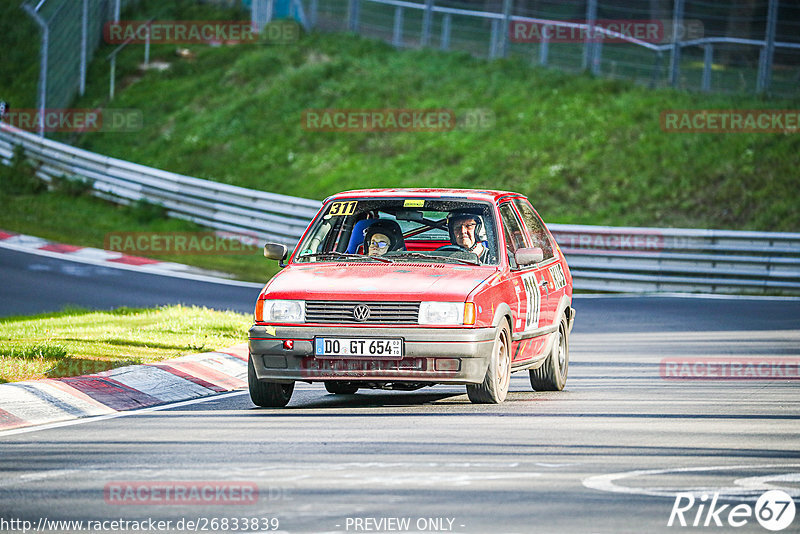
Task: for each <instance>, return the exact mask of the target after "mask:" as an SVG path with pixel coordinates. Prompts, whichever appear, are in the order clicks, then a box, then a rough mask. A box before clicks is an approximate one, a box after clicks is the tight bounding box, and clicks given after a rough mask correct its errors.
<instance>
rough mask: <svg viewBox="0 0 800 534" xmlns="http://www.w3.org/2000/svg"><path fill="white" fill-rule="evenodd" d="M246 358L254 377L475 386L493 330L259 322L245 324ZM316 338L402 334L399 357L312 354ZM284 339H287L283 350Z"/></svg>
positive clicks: (483, 372)
mask: <svg viewBox="0 0 800 534" xmlns="http://www.w3.org/2000/svg"><path fill="white" fill-rule="evenodd" d="M249 334H250V336H249V337H250V358H251V360H252V362H253V367H254V370H255V373H256V376H257V377H258V379H259V380H266V381H271V382H291V381H298V380H299V381H308V382H314V381H321V380H344V381H361V382H428V383H451V384H477V383H480V382H482V381H483V379H484V376H485V375H486V369H487V367H488V365H489V359H490V358H491V355H492V349H493V346H494V340H495V335H496V329H495V328H425V327H413V328H411V327H406V328H365V327H351V326H340V327H336V326H325V327H317V326H305V325H297V326H263V325H254V326H253V327H251V328H250V332H249ZM315 337H345V338H369V339H387V338H402V339H403V345H404V352H403V357H402V359H390V358H381V357H374V358H373V357H347V356H342V357H336V358H331V357H326V358H318V357H316V356H315V354H314V338H315ZM285 340H291V341H292V348H286V347H285V345H284V341H285Z"/></svg>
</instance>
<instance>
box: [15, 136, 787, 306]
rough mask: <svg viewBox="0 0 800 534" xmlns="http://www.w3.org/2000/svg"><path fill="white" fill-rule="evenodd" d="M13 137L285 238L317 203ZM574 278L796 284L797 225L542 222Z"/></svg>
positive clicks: (121, 189) (109, 184)
mask: <svg viewBox="0 0 800 534" xmlns="http://www.w3.org/2000/svg"><path fill="white" fill-rule="evenodd" d="M15 145H22V147H23V148H24V150H25V154H26V156H27V157H28V158H29V159H30V160H33V161H34V162H35V163H36V166H37V170H36V174H37V175H38V176H39V177H41V178H42V179H44V180H47V181H49V180H52V178H53V177H56V176H61V175H65V176H80V177H82V178H85V179H89V180H91V181H93V183H94V189H93V192H94V194H95V195H96V196H98V197H101V198H104V199H107V200H110V201H113V202H116V203H120V204H130V203H132V202H136V201H138V200H140V199H145V200H148V201H150V202H154V203H158V204H161V205H163V206H164V207H165V208H166V209H167V212H168V214H169V215H170V216H172V217H176V218H181V219H186V220H190V221H194V222H196V223H198V224H201V225H203V226H207V227H209V228H213V229H216V230H224V231H229V232H235V233H241V234H244V235H248V236H255V237H257V238H260V239H266V240H270V241H277V242H280V243H285V244H287V245H294V244H295V243H296V242H297V240H298V239H299V237H300V236H301V235H302V233H303V231H304V230H305V228H306V226H307V224H308V222H309V220H310V219H311V218H312V217H313V216H314V215H315V214H316V212H317V210H318V209H319V207H320V205H321V203H320V202H319V201H316V200H308V199H303V198H297V197H290V196H285V195H277V194H273V193H266V192H263V191H255V190H251V189H245V188H243V187H237V186H232V185H227V184H220V183H217V182H212V181H208V180H201V179H198V178H192V177H190V176H183V175H180V174H175V173H172V172H167V171H162V170H158V169H153V168H150V167H146V166H144V165H138V164H136V163H130V162H127V161H124V160H120V159H116V158H111V157H107V156H101V155H99V154H95V153H92V152H89V151H86V150H82V149H79V148H74V147H71V146H69V145H65V144H62V143H57V142H55V141H50V140H47V139H43V138H40V137H38V136H36V135H33V134H31V133H28V132H24V131H21V130H18V129H16V128H12V127H10V126H8V125H4V124H2V123H0V160H2V162H3V163H5V164H8V163H9V159H10V158H11V156H12V154H13V150H14V146H15ZM549 227H550V229H551V230H552V232H553V234H554V235H555V236H556V240H557V241H558V243H559V245H560V247H561V250H562V251H563V252H564V254H565V255H566V256H567V260H568V262H569V265H570V268H571V270H572V274H573V278H574V283H575V288H576V289H584V290H594V291H626V292H658V291H678V292H704V293H753V294H758V293H786V294H800V233H774V232H740V231H729V230H692V229H674V228H625V227H607V226H584V225H564V224H551V225H549Z"/></svg>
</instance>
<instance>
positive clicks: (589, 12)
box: [583, 0, 597, 70]
mask: <svg viewBox="0 0 800 534" xmlns="http://www.w3.org/2000/svg"><path fill="white" fill-rule="evenodd" d="M596 21H597V0H588V1H587V2H586V24H587V25H588V26H589V28H588V30H587V32H586V37H585V38H584V41H583V70H587V69H589V68H592V69H593V70H594V66H593V64H594V44H595V41H594V40H595V31H594V25H595V22H596Z"/></svg>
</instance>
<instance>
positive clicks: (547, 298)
mask: <svg viewBox="0 0 800 534" xmlns="http://www.w3.org/2000/svg"><path fill="white" fill-rule="evenodd" d="M513 202H514V207H516V208H517V212H518V213H519V215H520V218H521V219H522V224H523V226H524V227H525V231H526V234H527V237H528V239H529V241H530V243H531V246H534V247H539V248H541V249H542V252H543V254H544V257H543V259H542V263H540V264H539V265H538V267H537V272H538V273H539V281H540V282H539V283H540V284H542V291H543V292H544V295H543V298H542V304H541V311H540V314H539V317H540V322H539V326H541V327H544V326H550V325H552V324H554V323H555V321H556V312H557V311H558V303H559V302H560V300H561V297H562V296H563V295H564V293H565V291H566V289H565V288H566V285H567V280H566V276H565V273H564V270H563V268H562V266H561V263H560V262H559V261H558V257H557V255H556V252H555V250H554V249H555V247H554V246H553V242H552V240H551V238H550V235H549V234H548V232H547V230H546V228H545V226H544V222H543V221H542V219H541V218H540V217H539V215H538V214H537V213H536V210H534V209H533V206H531V204H530V202H528V201H527V200H526V199H524V198H515V199H514V200H513ZM544 282H546V284H544Z"/></svg>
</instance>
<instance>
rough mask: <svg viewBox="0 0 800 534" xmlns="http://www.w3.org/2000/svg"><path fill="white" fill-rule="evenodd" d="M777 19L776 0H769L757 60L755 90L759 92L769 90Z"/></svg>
mask: <svg viewBox="0 0 800 534" xmlns="http://www.w3.org/2000/svg"><path fill="white" fill-rule="evenodd" d="M777 20H778V0H769V8H768V10H767V32H766V39H765V42H764V48H763V50H762V51H761V56H760V58H759V62H758V81H757V86H756V90H757V91H758V92H759V93H764V92H767V91H769V86H770V84H771V83H772V58H773V57H774V55H775V25H776V23H777Z"/></svg>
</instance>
